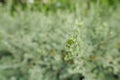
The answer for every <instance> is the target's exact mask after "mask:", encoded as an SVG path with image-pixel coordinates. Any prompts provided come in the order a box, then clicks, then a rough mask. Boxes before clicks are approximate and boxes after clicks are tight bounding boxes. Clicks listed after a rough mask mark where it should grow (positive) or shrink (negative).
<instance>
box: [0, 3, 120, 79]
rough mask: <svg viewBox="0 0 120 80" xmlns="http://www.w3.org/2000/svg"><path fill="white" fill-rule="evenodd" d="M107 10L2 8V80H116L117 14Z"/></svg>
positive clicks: (119, 68) (119, 70) (119, 58)
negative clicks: (51, 10) (69, 10)
mask: <svg viewBox="0 0 120 80" xmlns="http://www.w3.org/2000/svg"><path fill="white" fill-rule="evenodd" d="M107 8H108V7H107ZM107 8H104V9H101V8H100V7H99V6H96V5H93V4H91V7H90V8H89V9H87V5H86V4H83V5H81V6H80V5H76V12H73V13H69V12H67V11H66V12H60V11H58V12H56V13H55V14H53V13H48V14H47V15H46V14H45V13H44V12H37V11H36V12H32V11H29V10H26V11H20V10H18V13H15V15H14V16H11V15H10V14H9V11H8V10H7V9H6V8H5V9H3V8H0V80H82V78H84V80H120V78H119V75H120V36H119V33H120V28H119V19H120V17H119V13H120V11H119V9H118V10H113V9H110V8H108V9H107ZM112 11H114V12H112ZM106 12H108V13H109V14H107V13H106Z"/></svg>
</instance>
